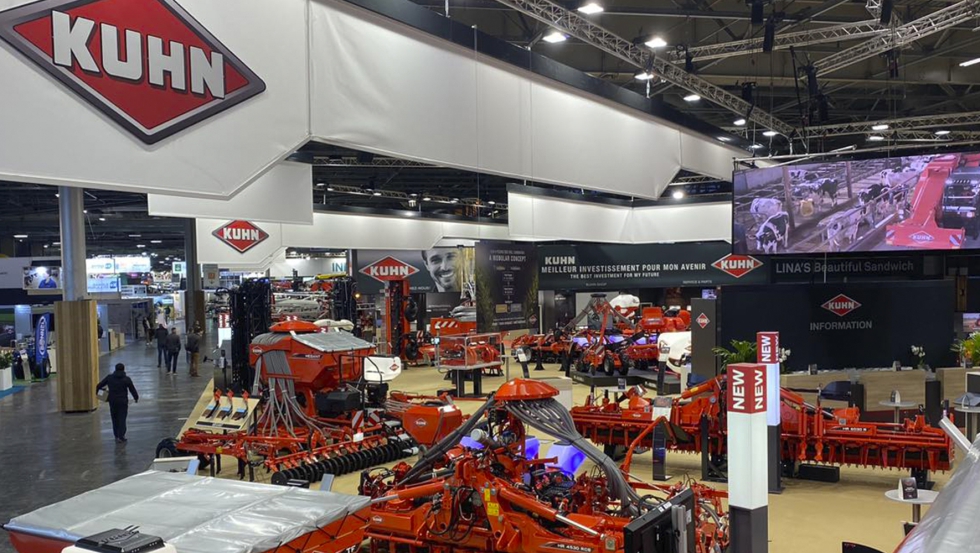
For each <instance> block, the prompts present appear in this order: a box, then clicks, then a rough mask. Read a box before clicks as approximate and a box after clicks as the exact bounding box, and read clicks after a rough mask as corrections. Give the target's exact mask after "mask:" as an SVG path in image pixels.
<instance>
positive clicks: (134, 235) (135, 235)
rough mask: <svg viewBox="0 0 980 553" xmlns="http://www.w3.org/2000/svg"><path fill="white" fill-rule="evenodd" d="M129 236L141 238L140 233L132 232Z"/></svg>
mask: <svg viewBox="0 0 980 553" xmlns="http://www.w3.org/2000/svg"><path fill="white" fill-rule="evenodd" d="M129 237H130V238H139V237H140V235H139V234H130V235H129Z"/></svg>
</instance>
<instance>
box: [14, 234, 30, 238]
mask: <svg viewBox="0 0 980 553" xmlns="http://www.w3.org/2000/svg"><path fill="white" fill-rule="evenodd" d="M14 238H27V235H26V234H15V235H14Z"/></svg>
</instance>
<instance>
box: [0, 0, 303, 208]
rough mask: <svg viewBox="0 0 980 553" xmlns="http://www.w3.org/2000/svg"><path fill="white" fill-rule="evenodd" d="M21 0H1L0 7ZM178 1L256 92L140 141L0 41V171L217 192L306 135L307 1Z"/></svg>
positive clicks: (96, 184) (0, 175) (51, 180)
mask: <svg viewBox="0 0 980 553" xmlns="http://www.w3.org/2000/svg"><path fill="white" fill-rule="evenodd" d="M25 3H27V2H26V1H25V0H0V10H3V9H7V8H11V7H14V6H18V5H21V4H25ZM180 4H181V6H183V7H184V8H185V9H186V10H187V11H188V12H189V13H190V14H191V15H192V16H193V17H194V18H196V19H197V20H198V21H199V22H200V23H201V24H202V25H203V26H204V27H206V28H207V29H208V30H209V31H210V32H211V33H212V34H213V35H214V36H215V37H217V38H218V40H220V41H221V42H222V43H223V44H224V45H225V46H227V47H228V48H229V49H230V50H231V51H232V52H234V53H235V54H236V55H237V56H238V57H239V58H240V59H241V60H242V61H243V62H244V63H245V64H246V65H247V66H248V67H249V68H251V69H252V70H253V71H254V72H255V73H256V74H257V75H258V76H259V77H260V78H261V79H262V80H263V81H265V83H266V90H265V92H263V93H262V94H259V95H258V96H256V97H254V98H251V99H249V100H246V101H245V102H243V103H241V104H239V105H237V106H235V107H232V108H230V109H228V110H227V111H224V112H222V113H219V114H217V115H215V116H214V117H211V118H210V119H207V120H206V121H204V122H202V123H198V124H197V125H195V126H193V127H191V128H189V129H186V130H184V131H182V132H180V133H178V134H177V135H175V136H172V137H170V138H167V139H164V140H163V141H161V142H159V143H157V144H155V145H152V146H147V145H145V144H143V143H142V142H140V141H139V140H138V139H136V138H135V137H133V136H132V135H130V134H129V133H128V132H127V131H125V130H123V129H122V128H121V127H120V126H119V125H117V124H116V123H114V122H113V121H111V120H109V119H108V118H107V117H106V116H104V115H103V114H102V113H101V112H99V111H98V110H96V109H95V108H93V107H91V106H90V105H89V104H88V103H87V102H86V101H85V100H83V99H81V98H80V97H79V96H78V95H77V94H75V93H74V92H72V91H71V90H69V89H68V88H67V87H66V86H64V85H62V84H61V83H59V82H56V81H55V80H54V79H53V78H52V77H49V76H48V75H47V74H46V73H44V72H43V71H42V70H41V69H39V68H38V67H36V66H35V65H34V64H33V63H32V62H30V61H28V60H27V59H26V58H25V57H24V56H22V55H20V54H19V53H17V52H15V51H14V50H13V48H12V47H10V45H8V44H7V43H6V42H3V41H0V75H2V76H3V77H2V81H3V85H2V86H0V105H2V106H3V120H2V124H0V144H2V145H3V146H2V147H0V179H3V180H15V181H28V182H39V183H46V184H55V185H58V184H60V185H66V186H84V187H86V188H98V189H106V190H129V191H139V192H166V193H173V194H183V195H190V196H199V197H208V196H211V197H224V196H227V195H229V194H232V193H233V192H235V191H236V190H237V189H238V188H239V187H241V186H243V185H245V184H247V183H248V182H251V180H252V179H254V178H255V177H256V176H258V174H260V173H262V172H264V171H265V170H266V169H267V168H268V167H269V166H271V165H272V164H274V163H276V162H277V161H279V160H280V159H282V158H283V157H284V156H285V155H287V154H288V153H289V152H290V151H291V150H292V149H294V148H295V147H296V146H297V145H299V144H301V143H302V142H303V141H305V139H306V137H307V136H308V127H309V124H308V122H309V114H308V111H309V110H308V105H309V102H308V100H309V87H308V79H307V75H308V72H307V64H308V61H307V53H308V48H307V38H306V32H305V29H306V28H307V27H306V23H305V21H306V1H305V0H277V1H276V2H269V1H267V0H236V1H235V2H229V1H222V2H216V1H214V0H181V2H180ZM229 10H232V11H233V12H234V13H233V15H232V16H230V15H229V14H230V11H229Z"/></svg>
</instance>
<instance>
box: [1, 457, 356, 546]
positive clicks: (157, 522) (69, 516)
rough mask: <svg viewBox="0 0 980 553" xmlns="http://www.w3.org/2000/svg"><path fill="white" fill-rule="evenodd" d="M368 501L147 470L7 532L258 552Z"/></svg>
mask: <svg viewBox="0 0 980 553" xmlns="http://www.w3.org/2000/svg"><path fill="white" fill-rule="evenodd" d="M369 503H370V498H367V497H363V496H357V495H345V494H338V493H331V492H320V491H314V490H305V489H300V488H290V487H285V486H270V485H267V484H255V483H251V482H238V481H235V480H224V479H218V478H207V477H200V476H193V475H189V474H183V473H167V472H155V471H147V472H144V473H141V474H137V475H135V476H130V477H129V478H126V479H124V480H120V481H119V482H115V483H113V484H109V485H108V486H104V487H101V488H98V489H96V490H92V491H90V492H87V493H83V494H81V495H79V496H76V497H73V498H71V499H68V500H65V501H62V502H60V503H55V504H54V505H49V506H47V507H43V508H41V509H38V510H36V511H34V512H32V513H28V514H26V515H22V516H19V517H16V518H14V519H12V520H11V521H10V522H9V523H8V524H7V525H6V528H7V530H9V531H13V532H23V533H27V534H32V535H38V536H43V537H48V538H52V539H56V540H62V541H66V542H72V543H74V542H75V541H76V540H78V539H81V538H83V537H86V536H91V535H93V534H97V533H99V532H103V531H105V530H110V529H112V528H126V527H127V526H138V527H139V531H140V532H142V533H144V534H149V535H153V536H159V537H161V538H163V540H164V541H166V542H167V543H169V544H171V545H173V546H174V547H176V549H177V551H179V552H180V553H261V552H263V551H269V550H272V549H275V548H276V547H278V546H279V545H281V544H284V543H288V542H290V541H291V540H294V539H296V538H298V537H300V536H303V535H305V534H307V533H309V532H312V531H314V530H316V529H317V528H320V527H323V526H325V525H327V524H330V523H331V522H334V521H337V520H340V519H342V518H344V517H345V516H347V515H349V514H352V513H356V512H357V511H359V510H361V509H363V508H364V507H366V506H367V505H368V504H369Z"/></svg>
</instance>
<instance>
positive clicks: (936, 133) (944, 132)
mask: <svg viewBox="0 0 980 553" xmlns="http://www.w3.org/2000/svg"><path fill="white" fill-rule="evenodd" d="M950 132H951V131H947V130H941V131H936V132H935V135H936V136H946V135H947V134H949V133H950Z"/></svg>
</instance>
